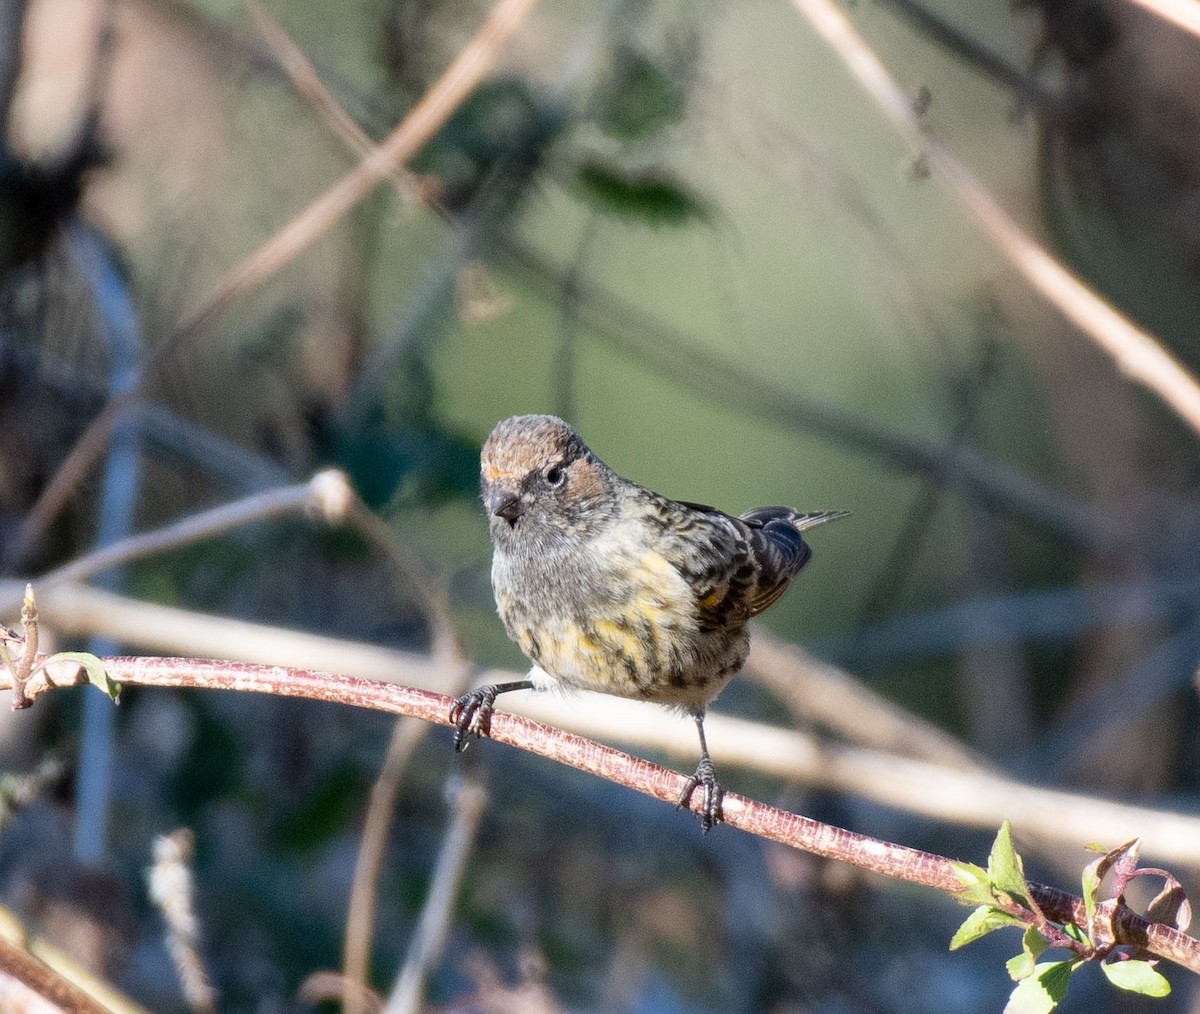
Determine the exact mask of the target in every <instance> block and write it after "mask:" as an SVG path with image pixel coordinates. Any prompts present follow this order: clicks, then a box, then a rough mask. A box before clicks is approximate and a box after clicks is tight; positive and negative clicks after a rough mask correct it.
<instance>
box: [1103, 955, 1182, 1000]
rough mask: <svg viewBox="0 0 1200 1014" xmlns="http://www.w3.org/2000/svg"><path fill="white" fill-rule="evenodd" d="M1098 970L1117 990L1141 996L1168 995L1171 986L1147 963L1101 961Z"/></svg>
mask: <svg viewBox="0 0 1200 1014" xmlns="http://www.w3.org/2000/svg"><path fill="white" fill-rule="evenodd" d="M1100 969H1101V971H1103V972H1104V974H1105V975H1106V976H1107V977H1108V981H1109V982H1111V983H1112V984H1113V985H1114V986H1116V987H1117V989H1126V990H1128V991H1129V992H1130V993H1141V994H1142V995H1143V996H1168V995H1170V992H1171V984H1170V983H1169V982H1167V980H1166V978H1165V977H1164V976H1163V975H1162V974H1161V973H1160V972H1158V971H1156V970H1155V968H1154V966H1153V965H1151V964H1150V962H1149V961H1114V962H1112V963H1109V962H1107V961H1102V962H1100Z"/></svg>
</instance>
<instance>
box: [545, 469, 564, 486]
mask: <svg viewBox="0 0 1200 1014" xmlns="http://www.w3.org/2000/svg"><path fill="white" fill-rule="evenodd" d="M566 477H567V473H566V472H564V471H563V470H562V466H561V465H551V466H550V467H549V468H547V469H546V481H547V482H548V483H550V485H551V486H561V485H562V483H563V479H565V478H566Z"/></svg>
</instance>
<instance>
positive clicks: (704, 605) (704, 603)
mask: <svg viewBox="0 0 1200 1014" xmlns="http://www.w3.org/2000/svg"><path fill="white" fill-rule="evenodd" d="M720 601H721V589H720V588H714V589H713V590H712V591H710V592H709V593H708V594H707V595H705V596H704V598H702V599H701V600H700V608H701V609H712V608H713V607H714V606H715V605H716V604H717V603H718V602H720Z"/></svg>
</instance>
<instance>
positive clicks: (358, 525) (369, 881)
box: [342, 495, 470, 1014]
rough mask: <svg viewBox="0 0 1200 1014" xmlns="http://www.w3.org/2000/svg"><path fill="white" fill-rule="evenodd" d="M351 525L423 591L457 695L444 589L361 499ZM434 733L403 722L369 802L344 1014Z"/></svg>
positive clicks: (358, 1005) (358, 997)
mask: <svg viewBox="0 0 1200 1014" xmlns="http://www.w3.org/2000/svg"><path fill="white" fill-rule="evenodd" d="M346 523H347V524H349V525H351V526H352V527H353V528H355V529H356V530H357V531H358V532H359V534H360V535H362V536H363V537H364V538H365V539H367V541H369V542H370V543H371V544H372V545H373V546H374V547H375V548H376V549H378V550H379V551H380V552H381V553H383V555H384V556H385V557H386V558H387V559H389V560H390V561H391V563H392V566H393V567H394V568H395V570H396V572H397V573H398V574H402V575H404V576H405V577H406V578H407V579H408V581H409V583H410V584H411V585H412V586H413V587H415V588H416V589H417V591H418V592H419V602H420V604H421V607H422V608H423V609H424V610H425V613H426V618H427V621H428V623H429V629H430V635H431V636H430V639H431V641H432V650H431V654H432V656H433V662H434V665H435V667H436V668H437V669H439V670H440V672H441V675H442V677H443V678H444V679H445V681H446V682H445V684H444V686H445V688H446V689H447V690H449V692H450V693H452V694H457V693H459V692H460V691H462V690H464V689H465V688H466V682H467V677H468V673H469V671H470V668H469V665H468V663H467V659H466V655H465V653H464V652H463V648H462V643H461V640H460V638H459V637H458V635H457V633H456V631H455V628H454V622H453V620H452V619H451V616H450V606H449V603H448V602H447V601H446V596H445V594H444V592H443V590H442V589H441V587H440V586H438V585H435V583H434V582H433V581H431V580H430V579H429V578H428V577H427V576H426V575H425V574H424V573H423V572H422V570H421V568H420V567H418V566H417V565H416V564H415V563H414V562H413V561H412V560H410V559H409V557H408V555H407V554H406V553H404V552H403V550H402V549H401V547H400V545H399V543H398V542H397V540H396V536H395V533H394V532H393V530H392V529H391V528H390V527H389V526H388V525H387V524H385V523H384V522H383V520H382V519H381V518H380V517H379V516H378V515H377V514H375V513H374V512H373V511H371V510H370V509H369V508H368V507H367V505H366V504H365V503H363V502H362V500H361V499H359V498H358V496H357V495H356V496H355V497H354V499H353V501H352V502H351V504H350V505H349V507H348V509H347V511H346ZM428 730H429V726H428V724H426V723H425V722H416V721H411V720H405V719H402V720H400V721H398V722H397V723H396V726H395V728H394V729H393V730H392V736H391V739H390V740H389V742H388V749H387V754H386V755H385V757H384V762H383V765H382V766H381V768H380V770H379V775H378V777H377V778H376V779H375V782H374V784H373V785H372V786H371V796H370V801H369V804H368V806H367V813H366V817H365V818H364V820H363V831H362V842H361V844H360V845H359V849H358V858H357V859H356V861H355V864H354V880H353V883H352V885H351V889H350V903H349V905H348V906H347V908H346V939H345V943H344V945H343V949H342V973H343V979H344V983H345V990H344V999H343V1012H344V1014H360V1011H363V1010H364V1007H363V1001H364V998H365V997H368V996H370V995H371V992H370V989H369V988H368V987H369V983H368V974H369V969H370V964H371V937H372V935H373V932H374V927H375V898H376V893H377V891H376V885H377V883H378V881H379V872H380V870H381V868H382V866H383V854H384V848H385V846H386V844H387V835H388V831H389V830H390V828H391V826H392V821H393V819H394V817H395V812H396V802H397V800H398V799H399V796H400V785H401V781H402V778H403V774H404V770H405V768H406V767H407V766H408V762H409V760H410V759H411V758H412V755H413V753H414V752H415V751H416V748H417V747H418V746H419V745H420V742H421V740H422V739H423V738H424V736H425V734H426V732H427V731H428Z"/></svg>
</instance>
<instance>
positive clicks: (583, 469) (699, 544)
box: [450, 415, 846, 833]
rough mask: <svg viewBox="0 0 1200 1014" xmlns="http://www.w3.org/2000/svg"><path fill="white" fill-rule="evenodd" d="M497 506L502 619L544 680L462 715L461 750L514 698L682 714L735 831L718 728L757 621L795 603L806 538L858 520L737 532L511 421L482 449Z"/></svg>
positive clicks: (568, 434) (698, 508)
mask: <svg viewBox="0 0 1200 1014" xmlns="http://www.w3.org/2000/svg"><path fill="white" fill-rule="evenodd" d="M480 473H481V475H480V478H481V487H482V495H483V504H484V507H485V508H486V510H487V513H488V524H489V528H490V530H491V537H492V543H493V545H494V553H493V556H492V590H493V592H494V593H495V596H496V606H497V609H498V610H499V613H500V619H501V620H502V621H503V622H504V627H505V629H506V630H507V631H508V636H509V637H511V638H512V639H513V641H515V642H516V643H517V644H518V645H519V646H520V648H521V650H522V651H523V652H524V653H525V655H526V656H527V657H528V658H529V660H530V661H531V662H532V663H533V668H532V670H531V671H530V673H529V678H528V679H524V680H519V681H516V682H512V683H499V684H490V685H488V686H484V687H480V688H479V689H477V690H474V691H472V692H471V693H468V694H464V695H463V696H462V697H459V698H457V699H456V700H455V701H454V704H453V706H452V707H451V709H450V721H451V723H452V724H453V725H454V726H455V729H456V732H455V736H454V745H455V749H456V750H462V749H465V747H466V746H467V744H468V743H469V742H470V739H471V737H472V736H475V737H480V736H483V735H486V733H487V731H488V726H489V722H490V719H491V715H492V710H493V707H494V705H495V702H496V697H497V696H498V695H499V694H504V693H508V692H510V691H513V690H530V689H541V688H542V687H546V686H554V685H561V686H566V687H574V688H578V689H582V690H597V691H600V692H601V693H606V694H613V695H615V696H617V697H629V698H633V699H635V700H642V701H654V702H655V703H657V704H664V705H667V706H670V707H674V708H678V709H681V710H683V711H685V712H686V713H688V714H689V715H691V716H692V718H693V719H694V720H695V722H696V728H697V730H698V732H699V734H700V763H699V764H698V765H697V767H696V771H695V774H693V775H692V776H691V778H689V779H688V782H687V785H686V787H685V788H684V791H683V793H682V794H681V795H680V797H679V803H678V805H679V806H680V807H682V806H688V805H690V802H691V798H692V794H693V792H695V790H696V788H697V787H698V786H701V787H703V792H704V795H703V802H702V805H701V807H700V819H701V827H702V828H703V830H704V831H705V832H706V833H707V832H708V830H709V829H710V828H711V827H712V826H713V825H714V824H716V823H718V822H720V821H721V820H722V813H721V788H720V786H719V785H718V783H717V778H716V773H715V771H714V769H713V764H712V761H711V760H710V759H709V756H708V745H707V743H706V742H705V739H704V712H705V709H706V708H707V706H708V704H709V703H710V702H711V701H712V700H713V698H715V697H716V696H717V694H719V693H720V692H721V690H722V689H723V688H724V687H725V685H726V684H727V683H728V682H729V680H730V679H731V678H732V677H733V675H734V674H735V673H736V672H737V671H738V670H739V669H741V667H742V664H743V663H744V662H745V661H746V655H747V654H748V653H749V650H750V634H749V631H748V630H747V629H746V623H747V621H748V620H749V619H750V618H751V617H752V616H756V615H758V614H759V613H761V612H762V611H763V610H764V609H766V608H767V607H768V606H770V605H771V604H772V603H773V602H775V601H776V599H778V598H779V596H781V595H782V594H783V593H784V591H785V590H786V589H787V587H788V585H789V584H790V583H791V580H792V578H794V577H795V576H796V574H797V573H798V572H799V571H800V569H801V568H802V567H803V566H804V565H805V564H806V563H807V562H808V559H809V557H810V556H811V555H812V550H811V549H810V548H809V546H808V544H807V543H806V542H805V541H804V539H803V537H802V536H801V532H803V531H805V530H806V529H808V528H812V527H813V526H814V525H819V524H824V523H825V522H826V521H833V520H834V519H836V518H841V517H845V516H846V512H845V511H820V512H817V513H813V514H801V513H799V512H797V511H794V510H791V509H790V508H787V507H759V508H756V509H754V510H751V511H747V512H746V513H745V514H743V515H742V516H741V517H736V518H735V517H731V516H730V515H728V514H725V513H723V512H722V511H719V510H717V509H716V508H715V507H705V506H702V505H700V504H694V503H686V502H681V501H676V500H669V499H667V498H666V497H665V496H660V495H659V494H658V493H654V492H652V491H651V490H648V489H646V488H644V487H642V486H639V485H637V484H636V483H633V482H630V481H629V480H628V479H623V478H622V477H621V476H619V475H617V473H616V472H614V471H613V470H612V469H611V468H609V467H608V466H607V465H606V464H604V462H603V461H601V460H600V459H599V458H598V457H596V455H595V454H593V453H592V452H591V451H590V450H589V449H588V447H587V445H586V444H584V442H583V440H582V439H580V437H579V434H578V433H576V432H575V430H574V429H572V428H571V427H570V426H569V425H568V424H567V423H565V422H563V421H562V420H561V419H558V418H556V417H555V416H550V415H519V416H513V417H512V418H510V419H505V420H504V421H503V422H501V423H500V424H498V425H497V426H496V428H495V429H494V430H493V431H492V434H491V436H489V437H488V438H487V441H486V442H485V443H484V445H483V453H482V455H481V461H480Z"/></svg>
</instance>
